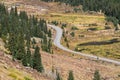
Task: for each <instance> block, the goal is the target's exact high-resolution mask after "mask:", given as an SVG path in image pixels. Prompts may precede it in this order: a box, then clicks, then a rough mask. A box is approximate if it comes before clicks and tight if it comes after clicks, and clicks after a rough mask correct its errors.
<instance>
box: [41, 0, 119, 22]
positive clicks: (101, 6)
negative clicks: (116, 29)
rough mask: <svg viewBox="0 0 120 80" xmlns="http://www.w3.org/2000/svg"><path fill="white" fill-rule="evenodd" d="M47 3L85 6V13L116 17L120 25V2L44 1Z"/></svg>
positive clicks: (97, 0)
mask: <svg viewBox="0 0 120 80" xmlns="http://www.w3.org/2000/svg"><path fill="white" fill-rule="evenodd" d="M43 1H46V2H51V1H54V2H64V3H66V4H69V5H71V6H79V5H82V6H83V10H84V11H88V10H89V11H100V10H102V12H104V13H105V14H106V16H111V17H115V18H117V19H118V20H119V23H120V16H119V13H120V0H43Z"/></svg>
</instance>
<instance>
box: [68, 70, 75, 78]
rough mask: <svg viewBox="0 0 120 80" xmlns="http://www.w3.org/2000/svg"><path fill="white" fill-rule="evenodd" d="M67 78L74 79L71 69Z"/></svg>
mask: <svg viewBox="0 0 120 80" xmlns="http://www.w3.org/2000/svg"><path fill="white" fill-rule="evenodd" d="M68 80H74V76H73V71H69V76H68Z"/></svg>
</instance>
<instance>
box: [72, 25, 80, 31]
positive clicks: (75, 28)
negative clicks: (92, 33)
mask: <svg viewBox="0 0 120 80" xmlns="http://www.w3.org/2000/svg"><path fill="white" fill-rule="evenodd" d="M71 30H79V29H78V28H77V27H75V26H73V27H72V28H71Z"/></svg>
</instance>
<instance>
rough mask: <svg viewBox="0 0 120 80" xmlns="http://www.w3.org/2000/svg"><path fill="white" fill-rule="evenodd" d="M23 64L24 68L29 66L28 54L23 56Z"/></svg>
mask: <svg viewBox="0 0 120 80" xmlns="http://www.w3.org/2000/svg"><path fill="white" fill-rule="evenodd" d="M22 64H23V65H24V66H27V55H26V54H25V55H24V56H23V59H22Z"/></svg>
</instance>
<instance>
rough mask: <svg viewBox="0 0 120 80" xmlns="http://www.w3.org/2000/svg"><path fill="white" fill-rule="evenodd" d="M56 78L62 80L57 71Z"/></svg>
mask: <svg viewBox="0 0 120 80" xmlns="http://www.w3.org/2000/svg"><path fill="white" fill-rule="evenodd" d="M56 76H57V77H56V80H62V77H61V76H60V74H59V73H58V72H56Z"/></svg>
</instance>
